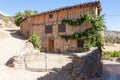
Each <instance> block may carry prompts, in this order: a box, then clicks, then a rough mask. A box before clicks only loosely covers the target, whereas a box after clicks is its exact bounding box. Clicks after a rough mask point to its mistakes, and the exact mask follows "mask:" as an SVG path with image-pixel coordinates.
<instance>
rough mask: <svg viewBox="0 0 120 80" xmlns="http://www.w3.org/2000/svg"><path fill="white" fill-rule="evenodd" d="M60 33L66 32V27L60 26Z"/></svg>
mask: <svg viewBox="0 0 120 80" xmlns="http://www.w3.org/2000/svg"><path fill="white" fill-rule="evenodd" d="M58 32H66V25H65V24H58Z"/></svg>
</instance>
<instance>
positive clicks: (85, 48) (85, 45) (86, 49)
mask: <svg viewBox="0 0 120 80" xmlns="http://www.w3.org/2000/svg"><path fill="white" fill-rule="evenodd" d="M90 48H91V45H90V44H89V43H88V44H84V46H83V50H84V51H89V50H90Z"/></svg>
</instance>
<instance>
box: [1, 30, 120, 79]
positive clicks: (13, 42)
mask: <svg viewBox="0 0 120 80" xmlns="http://www.w3.org/2000/svg"><path fill="white" fill-rule="evenodd" d="M15 30H16V29H1V28H0V80H8V79H10V80H70V79H71V78H70V77H69V76H68V75H66V74H63V73H62V72H54V71H53V72H30V71H26V70H18V69H13V68H8V67H6V66H5V65H4V64H5V63H6V61H7V60H8V59H9V58H10V57H12V56H14V55H15V53H16V52H18V51H19V50H20V49H22V48H23V46H24V45H25V42H26V40H25V39H23V38H21V37H20V36H16V35H14V34H13V33H14V32H15ZM119 49H120V48H119ZM52 58H55V57H52ZM103 62H104V76H103V77H102V78H94V79H93V80H120V64H118V63H116V62H114V61H103ZM49 65H53V64H49ZM66 76H68V77H66Z"/></svg>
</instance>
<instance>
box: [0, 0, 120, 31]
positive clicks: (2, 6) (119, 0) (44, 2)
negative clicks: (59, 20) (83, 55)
mask: <svg viewBox="0 0 120 80" xmlns="http://www.w3.org/2000/svg"><path fill="white" fill-rule="evenodd" d="M90 1H96V0H3V1H1V2H0V11H1V12H4V13H6V14H9V15H14V14H15V13H16V12H18V11H22V12H23V11H24V10H27V9H31V10H38V11H39V12H43V11H47V10H52V9H56V8H60V7H64V6H70V5H75V4H79V3H84V2H90ZM100 1H101V5H102V9H103V10H102V13H101V14H106V15H105V21H106V26H107V28H108V29H109V30H117V31H120V0H100Z"/></svg>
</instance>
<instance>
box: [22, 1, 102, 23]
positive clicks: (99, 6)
mask: <svg viewBox="0 0 120 80" xmlns="http://www.w3.org/2000/svg"><path fill="white" fill-rule="evenodd" d="M90 5H91V6H96V7H98V9H99V11H101V10H102V7H101V5H100V1H99V0H98V1H95V2H87V3H83V4H77V5H73V6H65V7H62V8H57V9H53V10H49V11H45V12H41V13H38V14H33V15H30V16H27V17H25V18H24V19H22V20H21V21H20V23H21V22H22V21H24V20H25V19H27V18H28V17H32V16H38V15H41V14H45V13H52V12H55V11H59V10H63V9H70V8H75V7H88V6H90Z"/></svg>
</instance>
